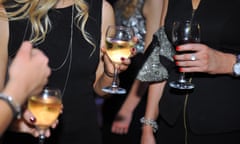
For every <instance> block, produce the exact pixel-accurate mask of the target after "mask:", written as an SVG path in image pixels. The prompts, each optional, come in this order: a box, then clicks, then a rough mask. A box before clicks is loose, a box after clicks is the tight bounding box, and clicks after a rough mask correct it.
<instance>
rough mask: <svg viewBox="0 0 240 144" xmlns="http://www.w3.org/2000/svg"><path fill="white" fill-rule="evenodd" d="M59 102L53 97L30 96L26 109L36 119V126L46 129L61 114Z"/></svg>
mask: <svg viewBox="0 0 240 144" xmlns="http://www.w3.org/2000/svg"><path fill="white" fill-rule="evenodd" d="M61 105H62V104H61V100H60V99H58V98H57V97H54V96H48V97H39V96H31V97H30V98H29V100H28V109H29V110H30V111H31V112H32V114H33V115H34V116H35V117H36V123H35V124H36V125H37V127H39V128H41V129H46V128H48V127H49V126H50V125H52V124H53V123H54V122H55V121H56V119H57V118H58V116H59V114H60V112H61Z"/></svg>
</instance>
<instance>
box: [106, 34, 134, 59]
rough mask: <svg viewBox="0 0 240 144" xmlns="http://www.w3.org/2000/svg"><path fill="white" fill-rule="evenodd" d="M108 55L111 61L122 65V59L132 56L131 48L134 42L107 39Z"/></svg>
mask: <svg viewBox="0 0 240 144" xmlns="http://www.w3.org/2000/svg"><path fill="white" fill-rule="evenodd" d="M106 46H107V54H108V56H109V57H110V59H111V60H112V61H113V62H114V63H117V64H120V63H121V57H124V58H128V57H129V56H130V55H131V48H133V42H132V40H130V41H123V40H114V39H111V38H107V39H106Z"/></svg>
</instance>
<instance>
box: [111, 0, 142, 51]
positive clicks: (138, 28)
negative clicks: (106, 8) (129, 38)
mask: <svg viewBox="0 0 240 144" xmlns="http://www.w3.org/2000/svg"><path fill="white" fill-rule="evenodd" d="M144 1H145V0H139V1H138V3H137V7H136V9H135V12H134V14H133V15H131V16H130V17H129V18H125V17H124V16H123V13H122V12H123V9H121V8H116V7H115V9H114V10H115V18H116V24H117V25H122V26H127V27H132V28H133V29H134V33H135V36H136V37H137V38H138V43H137V44H136V46H135V48H136V49H137V52H143V50H144V45H145V42H144V39H145V34H146V25H145V18H144V16H143V14H142V9H143V5H144ZM126 3H127V2H126Z"/></svg>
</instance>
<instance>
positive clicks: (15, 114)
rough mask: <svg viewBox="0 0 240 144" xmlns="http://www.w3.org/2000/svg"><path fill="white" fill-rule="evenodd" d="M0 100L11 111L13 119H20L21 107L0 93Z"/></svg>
mask: <svg viewBox="0 0 240 144" xmlns="http://www.w3.org/2000/svg"><path fill="white" fill-rule="evenodd" d="M0 99H1V100H3V101H5V102H6V103H7V104H8V105H9V107H10V108H11V110H12V113H13V117H14V118H18V119H19V118H21V107H20V106H18V105H17V104H16V103H14V101H13V98H12V97H11V96H7V95H4V94H2V93H0Z"/></svg>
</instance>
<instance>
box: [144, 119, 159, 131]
mask: <svg viewBox="0 0 240 144" xmlns="http://www.w3.org/2000/svg"><path fill="white" fill-rule="evenodd" d="M140 122H141V123H142V124H143V125H148V126H151V127H152V129H153V132H154V133H155V132H157V130H158V124H157V122H156V121H154V120H152V119H145V118H144V117H142V118H141V119H140Z"/></svg>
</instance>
